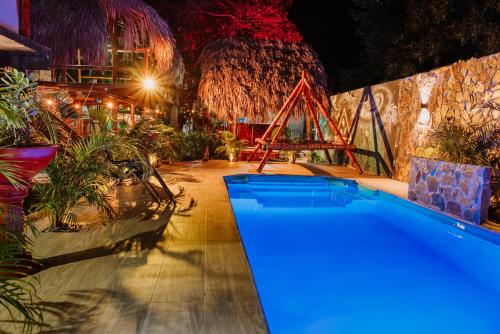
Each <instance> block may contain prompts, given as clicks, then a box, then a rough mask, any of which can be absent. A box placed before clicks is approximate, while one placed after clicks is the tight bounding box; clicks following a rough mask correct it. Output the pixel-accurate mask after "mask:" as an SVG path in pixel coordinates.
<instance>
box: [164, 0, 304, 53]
mask: <svg viewBox="0 0 500 334" xmlns="http://www.w3.org/2000/svg"><path fill="white" fill-rule="evenodd" d="M289 2H290V0H288V1H286V0H187V1H186V0H182V1H177V2H170V4H169V5H164V6H168V7H169V8H165V9H164V10H161V9H160V12H161V13H162V14H163V13H164V14H165V15H166V16H169V17H168V19H169V22H171V24H172V25H173V26H174V29H175V30H176V32H177V36H178V45H179V46H180V48H181V51H182V52H183V53H184V54H187V55H188V56H191V57H193V56H194V57H196V56H197V55H198V54H199V52H200V51H201V50H202V49H203V48H204V47H205V46H206V45H207V44H208V43H210V42H211V41H213V40H216V39H219V38H228V37H247V38H252V39H270V40H279V41H284V42H300V41H302V34H301V33H300V32H299V30H298V29H297V27H296V26H295V24H294V23H293V22H292V21H290V19H289V18H288V10H287V5H289Z"/></svg>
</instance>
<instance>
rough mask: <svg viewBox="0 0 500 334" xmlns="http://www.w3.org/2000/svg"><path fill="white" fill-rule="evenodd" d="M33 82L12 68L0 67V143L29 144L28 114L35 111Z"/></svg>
mask: <svg viewBox="0 0 500 334" xmlns="http://www.w3.org/2000/svg"><path fill="white" fill-rule="evenodd" d="M36 111H37V104H36V101H35V84H34V83H31V82H30V81H29V80H28V78H26V77H25V76H24V73H22V72H19V71H18V70H16V69H13V68H1V69H0V133H1V135H0V143H1V144H3V145H15V146H26V145H28V144H29V138H30V133H29V121H30V116H31V115H33V114H34V113H36Z"/></svg>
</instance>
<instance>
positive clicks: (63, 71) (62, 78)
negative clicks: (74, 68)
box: [61, 67, 66, 83]
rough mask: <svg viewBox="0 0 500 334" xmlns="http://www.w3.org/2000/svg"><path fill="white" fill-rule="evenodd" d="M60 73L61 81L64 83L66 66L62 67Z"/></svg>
mask: <svg viewBox="0 0 500 334" xmlns="http://www.w3.org/2000/svg"><path fill="white" fill-rule="evenodd" d="M61 75H62V77H61V82H62V83H66V67H63V69H62V73H61Z"/></svg>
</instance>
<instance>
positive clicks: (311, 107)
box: [304, 88, 332, 165]
mask: <svg viewBox="0 0 500 334" xmlns="http://www.w3.org/2000/svg"><path fill="white" fill-rule="evenodd" d="M304 95H305V97H306V103H307V107H308V108H309V111H310V112H311V116H312V119H313V122H314V126H315V127H316V129H318V136H319V140H320V142H321V143H324V142H325V138H324V137H323V132H322V131H321V128H320V127H319V122H318V117H317V115H316V112H315V111H314V106H313V103H312V101H311V96H310V95H309V88H306V89H304ZM324 152H325V155H326V159H327V160H328V163H329V164H330V165H331V164H332V158H331V157H330V152H328V150H327V149H325V151H324Z"/></svg>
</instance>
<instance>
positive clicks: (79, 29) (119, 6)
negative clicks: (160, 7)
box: [31, 0, 184, 78]
mask: <svg viewBox="0 0 500 334" xmlns="http://www.w3.org/2000/svg"><path fill="white" fill-rule="evenodd" d="M119 26H120V27H124V35H123V43H124V48H125V49H128V50H130V49H133V48H142V47H149V49H150V50H151V52H152V54H153V56H154V59H155V61H156V68H157V70H159V71H160V72H174V74H175V76H176V77H177V78H179V77H182V75H183V74H184V73H183V71H184V67H183V64H182V60H181V58H180V55H179V53H178V52H177V50H176V48H175V39H174V37H173V34H172V32H171V30H170V28H169V26H168V24H167V22H166V21H165V20H164V19H162V18H161V17H160V16H159V15H158V13H157V12H156V11H155V10H154V9H153V8H152V7H150V6H149V5H147V4H145V3H144V2H142V1H140V0H64V1H61V0H33V1H32V2H31V29H32V38H33V40H35V41H37V42H39V43H41V44H43V45H46V46H48V47H49V48H50V49H51V50H52V57H53V63H54V64H59V65H61V64H70V63H71V62H72V61H74V60H75V59H76V57H77V52H78V51H77V50H78V49H79V50H80V56H81V57H82V58H83V59H84V60H85V61H86V63H88V64H90V65H105V64H106V61H107V59H108V51H107V41H108V36H111V35H112V31H111V30H112V29H115V28H117V27H119Z"/></svg>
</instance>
